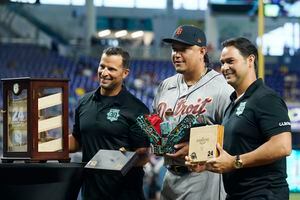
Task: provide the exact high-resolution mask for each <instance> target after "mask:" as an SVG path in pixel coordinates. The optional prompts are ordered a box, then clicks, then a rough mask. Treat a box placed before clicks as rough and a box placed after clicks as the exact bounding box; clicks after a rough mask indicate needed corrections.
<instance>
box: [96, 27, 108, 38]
mask: <svg viewBox="0 0 300 200" xmlns="http://www.w3.org/2000/svg"><path fill="white" fill-rule="evenodd" d="M110 33H111V30H109V29H106V30H103V31H99V32H98V37H105V36H108V35H110Z"/></svg>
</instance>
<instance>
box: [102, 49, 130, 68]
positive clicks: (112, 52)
mask: <svg viewBox="0 0 300 200" xmlns="http://www.w3.org/2000/svg"><path fill="white" fill-rule="evenodd" d="M103 54H106V55H108V56H112V55H120V56H121V57H122V65H123V67H124V68H127V69H129V68H130V55H129V53H128V52H127V51H125V50H124V49H122V48H121V47H108V48H106V49H104V50H103Z"/></svg>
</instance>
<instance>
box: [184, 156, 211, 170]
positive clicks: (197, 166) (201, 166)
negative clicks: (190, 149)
mask: <svg viewBox="0 0 300 200" xmlns="http://www.w3.org/2000/svg"><path fill="white" fill-rule="evenodd" d="M191 160H192V159H191V158H190V157H189V156H185V165H186V166H187V167H188V168H189V170H190V171H192V172H198V173H199V172H203V171H205V170H206V166H205V163H191Z"/></svg>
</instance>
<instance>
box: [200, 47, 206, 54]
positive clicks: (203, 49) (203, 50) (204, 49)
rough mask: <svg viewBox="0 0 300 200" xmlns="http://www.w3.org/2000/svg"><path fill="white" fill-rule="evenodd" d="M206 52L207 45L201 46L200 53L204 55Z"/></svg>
mask: <svg viewBox="0 0 300 200" xmlns="http://www.w3.org/2000/svg"><path fill="white" fill-rule="evenodd" d="M206 52H207V48H206V47H200V53H201V54H202V55H205V54H206Z"/></svg>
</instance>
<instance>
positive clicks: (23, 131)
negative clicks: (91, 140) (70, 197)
mask: <svg viewBox="0 0 300 200" xmlns="http://www.w3.org/2000/svg"><path fill="white" fill-rule="evenodd" d="M1 81H2V83H3V157H2V162H13V161H14V160H25V162H26V161H27V162H46V161H47V160H58V161H60V162H68V161H69V160H70V158H69V144H68V80H67V79H38V78H29V77H25V78H10V79H1Z"/></svg>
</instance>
